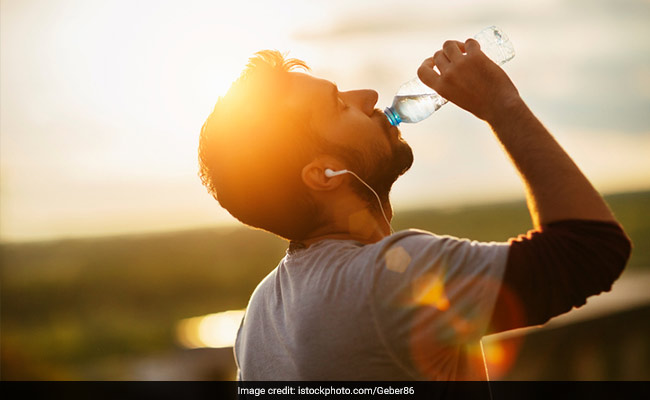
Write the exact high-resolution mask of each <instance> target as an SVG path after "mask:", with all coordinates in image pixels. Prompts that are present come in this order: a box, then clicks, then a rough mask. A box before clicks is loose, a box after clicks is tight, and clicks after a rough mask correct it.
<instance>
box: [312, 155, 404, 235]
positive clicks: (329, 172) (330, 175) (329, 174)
mask: <svg viewBox="0 0 650 400" xmlns="http://www.w3.org/2000/svg"><path fill="white" fill-rule="evenodd" d="M343 174H350V175H352V176H354V177H355V178H357V179H358V180H359V182H361V183H363V184H364V185H365V186H366V187H367V188H368V189H370V191H371V192H372V194H374V195H375V197H376V198H377V202H378V203H379V209H380V210H381V215H383V216H384V221H386V224H387V225H388V229H390V233H391V234H392V233H393V227H392V226H391V225H390V221H389V220H388V217H386V213H385V212H384V207H382V205H381V199H380V198H379V195H378V194H377V192H375V189H373V188H372V187H370V185H368V184H367V183H366V182H365V181H364V180H363V179H361V178H360V177H359V175H357V174H355V173H354V172H352V171H348V170H347V169H342V170H339V171H334V170H331V169H329V168H326V169H325V176H326V177H328V178H333V177H335V176H339V175H343Z"/></svg>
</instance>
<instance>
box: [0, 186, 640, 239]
mask: <svg viewBox="0 0 650 400" xmlns="http://www.w3.org/2000/svg"><path fill="white" fill-rule="evenodd" d="M637 194H650V188H648V189H644V190H632V191H624V192H614V193H604V194H603V196H604V197H605V200H606V201H607V200H608V198H611V197H618V196H630V195H637ZM525 204H526V199H525V198H524V197H521V198H510V199H501V200H494V201H485V202H476V203H473V202H467V203H462V204H451V203H450V204H447V205H429V206H427V205H415V206H411V207H406V208H397V209H395V215H394V216H393V220H391V224H393V223H394V222H395V219H397V220H398V222H399V219H400V215H404V214H409V213H418V212H432V213H443V214H444V213H457V212H462V211H467V210H475V209H477V208H478V209H480V208H489V207H495V206H496V207H498V206H517V205H525ZM231 219H232V220H231V221H224V222H219V223H214V224H209V225H207V224H206V225H186V226H180V227H172V228H170V229H151V230H146V229H143V230H133V231H118V232H100V233H94V234H93V233H81V234H77V235H74V234H73V235H57V236H34V235H32V236H30V237H29V238H27V239H24V238H10V239H2V238H0V246H2V245H22V244H49V243H57V242H66V241H84V240H89V241H95V240H100V241H101V240H113V239H116V240H117V239H135V238H150V237H157V236H168V235H176V234H183V233H191V232H199V231H219V230H224V231H225V230H240V229H242V230H252V231H258V232H263V233H264V234H266V235H268V236H270V237H275V238H277V239H279V240H286V239H283V238H281V237H279V236H277V235H275V234H273V233H271V232H267V231H265V230H263V229H259V228H255V227H252V226H250V225H246V224H243V223H242V222H240V221H238V220H236V219H235V218H231ZM531 227H532V220H531ZM405 229H409V228H405ZM433 233H438V234H445V233H444V232H433ZM522 233H523V232H522Z"/></svg>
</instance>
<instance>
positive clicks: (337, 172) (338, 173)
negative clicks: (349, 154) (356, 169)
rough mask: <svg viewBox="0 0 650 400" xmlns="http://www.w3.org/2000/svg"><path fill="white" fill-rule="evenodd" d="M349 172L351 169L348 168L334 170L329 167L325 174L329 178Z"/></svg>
mask: <svg viewBox="0 0 650 400" xmlns="http://www.w3.org/2000/svg"><path fill="white" fill-rule="evenodd" d="M348 172H350V171H348V170H347V169H342V170H340V171H333V170H331V169H329V168H327V169H326V170H325V176H326V177H328V178H333V177H335V176H339V175H343V174H347V173H348Z"/></svg>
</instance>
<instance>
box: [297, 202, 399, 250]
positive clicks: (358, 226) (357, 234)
mask: <svg viewBox="0 0 650 400" xmlns="http://www.w3.org/2000/svg"><path fill="white" fill-rule="evenodd" d="M388 235H390V227H389V226H387V225H386V221H384V218H383V216H381V215H379V216H378V215H376V213H373V212H370V210H368V209H367V208H361V209H359V210H356V211H352V212H348V213H336V218H335V219H334V221H333V222H332V223H330V224H327V225H324V226H322V227H320V228H319V229H317V230H316V231H314V232H312V233H311V234H310V235H309V236H308V237H307V238H306V239H304V240H301V241H300V243H302V244H303V245H305V247H309V246H311V245H312V244H314V243H317V242H320V241H321V240H325V239H335V240H354V241H357V242H360V243H364V244H371V243H376V242H378V241H380V240H381V239H383V238H384V237H386V236H388Z"/></svg>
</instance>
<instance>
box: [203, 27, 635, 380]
mask: <svg viewBox="0 0 650 400" xmlns="http://www.w3.org/2000/svg"><path fill="white" fill-rule="evenodd" d="M434 66H437V69H438V71H436V70H435V69H434ZM295 67H302V68H305V69H306V66H305V64H304V63H303V62H301V61H299V60H295V59H289V60H285V59H284V58H283V57H282V55H280V54H279V53H278V52H275V51H263V52H260V53H258V54H257V55H256V56H255V57H254V58H252V59H251V61H250V63H249V65H248V67H247V68H246V70H245V71H244V73H243V74H242V76H241V77H240V78H239V79H238V80H237V81H236V82H235V83H234V84H233V86H232V87H231V89H230V90H229V92H228V93H227V94H226V95H225V96H224V97H223V98H221V99H219V101H218V103H217V105H216V107H215V109H214V112H213V113H212V114H211V115H210V117H209V118H208V119H207V121H206V123H205V125H204V126H203V129H202V132H201V138H200V147H199V160H200V176H201V178H202V181H203V183H204V184H205V185H206V186H207V187H208V189H209V191H210V193H211V194H212V195H213V196H214V197H215V198H216V199H217V200H218V201H219V202H220V204H221V205H222V206H223V207H224V208H226V209H227V210H228V211H229V212H230V213H231V214H232V215H234V216H235V217H237V218H238V219H240V220H241V221H242V222H243V223H245V224H248V225H251V226H253V227H257V228H260V229H264V230H267V231H270V232H272V233H274V234H276V235H279V236H281V237H283V238H286V239H288V240H290V242H291V243H290V245H289V249H288V250H287V254H286V256H285V257H284V258H283V259H282V260H281V261H280V263H279V265H278V266H277V267H276V268H275V269H274V270H273V271H271V273H270V274H269V275H268V276H267V277H266V278H265V279H264V280H263V281H262V282H261V283H260V284H259V286H258V287H257V288H256V289H255V291H254V293H253V295H252V296H251V299H250V302H249V304H248V308H247V311H246V316H245V318H244V320H243V321H242V325H241V327H240V330H239V333H238V337H237V342H236V345H235V355H236V361H237V364H238V367H239V375H238V378H239V379H241V380H484V379H486V378H487V377H486V373H485V367H484V364H483V358H482V354H481V351H480V346H479V343H480V339H481V337H482V336H484V335H485V334H488V333H494V332H499V331H503V330H508V329H513V328H517V327H522V326H529V325H536V324H542V323H544V322H546V321H547V320H548V319H549V318H551V317H553V316H555V315H558V314H561V313H564V312H567V311H569V310H570V309H571V308H572V307H574V306H580V305H583V304H584V303H585V299H586V298H587V297H588V296H591V295H594V294H598V293H600V292H602V291H607V290H609V289H610V288H611V284H612V282H614V281H615V280H616V279H617V278H618V276H619V275H620V274H621V272H622V270H623V268H624V266H625V264H626V262H627V259H628V257H629V253H630V248H631V244H630V242H629V240H628V238H627V237H626V235H625V233H624V232H623V231H622V229H621V228H620V226H619V225H618V223H617V222H616V220H615V218H614V217H613V215H612V213H611V212H610V210H609V208H608V207H607V205H606V204H605V202H604V201H603V199H602V198H601V196H600V195H599V194H598V192H597V191H596V190H595V189H594V188H593V187H592V186H591V184H590V183H589V181H588V180H587V179H586V178H585V177H584V176H583V175H582V173H581V172H580V170H579V169H578V167H577V166H576V165H575V164H574V163H573V161H572V160H571V158H569V156H568V155H567V154H566V153H565V152H564V151H563V150H562V148H561V147H560V146H559V145H558V144H557V143H556V142H555V140H554V139H553V137H552V136H551V135H550V133H549V132H548V131H547V130H546V129H545V128H544V126H543V125H542V124H541V123H540V122H539V121H538V120H537V119H536V118H535V116H534V115H533V114H532V112H531V111H530V110H529V109H528V107H527V106H526V104H525V103H524V102H523V100H522V99H521V97H520V96H519V93H518V91H517V89H516V88H515V86H514V85H513V83H512V82H511V81H510V79H509V78H508V76H507V75H506V74H505V72H504V71H503V70H502V69H501V68H499V67H498V66H497V65H496V64H494V63H493V62H492V61H490V60H489V59H488V58H487V57H486V56H485V55H484V54H483V53H482V52H481V50H480V46H479V44H478V42H476V41H475V40H473V39H469V40H467V41H466V42H464V43H462V42H457V41H447V42H445V44H444V45H443V48H442V49H441V50H440V51H438V52H436V53H435V55H434V56H433V57H431V58H429V59H426V60H425V61H424V62H423V63H422V66H421V67H420V68H419V70H418V76H419V77H420V79H421V80H422V81H423V82H424V83H425V84H427V85H429V86H430V87H432V88H433V89H434V90H436V91H437V92H438V93H439V94H440V95H441V96H443V97H445V98H446V99H448V100H449V101H451V102H453V103H455V104H457V105H458V106H460V107H462V108H464V109H465V110H467V111H469V112H470V113H472V114H474V115H475V116H476V117H478V118H480V119H482V120H484V121H486V122H487V123H488V124H489V125H490V127H491V128H492V131H493V133H494V134H495V135H496V137H497V138H498V140H499V141H500V142H501V144H502V145H503V148H504V150H505V151H506V153H507V154H508V155H509V156H510V158H511V160H512V162H513V164H514V166H515V167H516V168H517V170H518V172H519V174H520V175H521V178H522V180H523V183H524V186H525V189H526V194H527V199H528V207H529V209H530V213H531V216H532V220H533V224H534V227H535V230H533V231H531V232H529V233H528V235H526V236H523V235H522V236H520V237H519V238H516V239H511V240H510V241H509V242H508V243H478V242H471V241H469V240H461V239H458V238H454V237H449V236H437V235H434V234H431V233H428V232H422V231H416V230H407V231H402V232H397V233H394V234H393V233H391V229H390V224H389V220H390V218H391V217H392V209H391V206H390V200H389V192H390V189H391V186H392V184H393V182H394V181H395V180H396V179H397V178H398V177H399V176H400V175H402V174H403V173H404V172H406V171H407V170H408V169H409V167H410V166H411V163H412V161H413V156H412V152H411V149H410V147H409V146H408V145H407V144H406V142H405V141H404V140H403V139H402V137H401V135H400V132H399V130H398V129H397V128H395V127H391V126H390V125H389V124H388V121H387V119H386V117H385V116H384V115H383V114H382V112H381V111H379V110H377V109H375V108H374V107H375V103H376V101H377V93H376V92H374V91H372V90H356V91H349V92H340V91H339V90H338V88H337V87H336V86H335V85H334V84H333V83H331V82H328V81H326V80H321V79H317V78H315V77H313V76H310V75H308V74H304V73H299V72H295V71H292V69H293V68H295Z"/></svg>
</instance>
